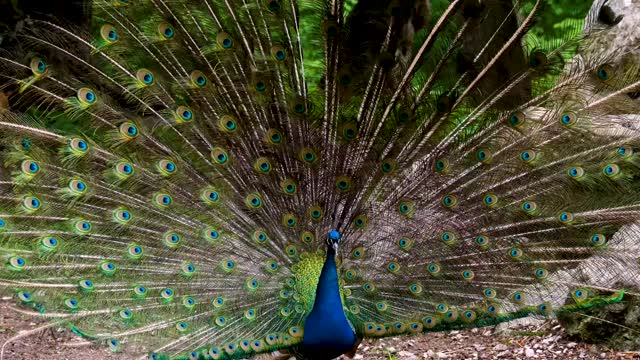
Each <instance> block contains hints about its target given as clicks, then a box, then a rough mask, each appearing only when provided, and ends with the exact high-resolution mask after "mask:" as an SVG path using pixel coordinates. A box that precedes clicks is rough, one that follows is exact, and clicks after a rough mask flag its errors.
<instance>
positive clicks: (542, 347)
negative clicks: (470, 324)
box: [0, 298, 640, 360]
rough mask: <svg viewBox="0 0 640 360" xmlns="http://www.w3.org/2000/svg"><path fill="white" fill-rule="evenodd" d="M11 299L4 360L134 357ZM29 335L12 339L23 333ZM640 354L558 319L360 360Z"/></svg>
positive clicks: (2, 333) (397, 348)
mask: <svg viewBox="0 0 640 360" xmlns="http://www.w3.org/2000/svg"><path fill="white" fill-rule="evenodd" d="M10 304H12V303H11V302H9V301H8V299H6V298H5V299H2V300H0V344H2V346H3V347H2V350H0V351H1V352H2V357H0V360H38V359H47V360H80V359H82V360H87V359H90V360H102V359H105V360H124V359H131V358H132V357H131V356H130V355H127V354H120V353H113V352H111V351H109V350H106V349H101V348H99V347H97V346H94V345H91V344H90V343H87V342H86V341H84V340H82V339H81V338H79V337H77V336H75V335H74V334H73V333H71V332H69V331H68V330H67V329H65V328H63V327H53V328H50V329H47V330H45V331H38V332H31V333H29V332H30V331H31V330H32V329H36V328H38V327H39V326H42V325H43V324H44V322H43V321H42V320H37V319H34V318H32V317H30V316H27V315H21V314H18V313H15V312H13V311H12V310H11V309H10V308H9V306H10ZM27 333H29V334H28V335H27V336H24V337H20V338H18V339H14V340H12V341H11V342H6V341H7V340H9V339H11V338H13V337H15V336H16V335H19V334H27ZM527 358H531V359H563V360H564V359H567V360H572V359H640V352H637V353H633V352H614V351H610V350H608V349H606V348H604V347H601V346H596V345H589V344H580V343H577V342H574V341H572V340H571V339H567V338H566V335H564V333H563V331H562V329H561V328H560V326H559V325H558V324H557V323H556V322H554V321H548V322H545V323H542V324H539V325H535V326H534V325H526V326H525V325H523V326H517V327H515V328H512V329H510V330H509V333H508V334H507V333H506V332H504V331H502V330H499V329H496V328H484V329H473V330H468V331H452V332H449V333H435V334H426V335H423V336H419V337H412V338H408V337H398V338H389V339H383V340H375V341H365V342H363V343H362V344H361V345H360V349H359V351H358V354H357V355H356V357H355V359H356V360H382V359H385V360H423V359H424V360H426V359H447V360H458V359H527Z"/></svg>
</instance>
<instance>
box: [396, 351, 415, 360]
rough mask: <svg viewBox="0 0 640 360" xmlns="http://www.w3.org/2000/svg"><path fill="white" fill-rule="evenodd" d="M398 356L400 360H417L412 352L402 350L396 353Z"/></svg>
mask: <svg viewBox="0 0 640 360" xmlns="http://www.w3.org/2000/svg"><path fill="white" fill-rule="evenodd" d="M398 356H399V357H400V359H403V360H417V359H418V357H417V356H416V354H414V353H412V352H409V351H404V350H402V351H400V352H399V353H398Z"/></svg>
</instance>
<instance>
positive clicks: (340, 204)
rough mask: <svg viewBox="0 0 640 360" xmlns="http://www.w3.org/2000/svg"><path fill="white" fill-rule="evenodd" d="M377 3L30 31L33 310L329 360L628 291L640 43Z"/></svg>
mask: <svg viewBox="0 0 640 360" xmlns="http://www.w3.org/2000/svg"><path fill="white" fill-rule="evenodd" d="M371 4H372V5H370V7H366V6H365V5H366V4H365V3H364V2H359V3H358V4H357V5H356V6H355V7H354V8H353V10H352V12H351V13H350V15H348V16H347V15H346V14H345V3H344V2H343V1H340V0H338V1H330V2H325V1H319V0H318V1H311V0H298V1H292V0H256V1H253V2H252V1H246V0H209V1H196V0H189V1H186V0H171V1H165V0H135V1H128V0H95V1H94V2H93V6H92V18H91V24H92V25H91V28H90V29H88V28H87V29H84V28H74V27H73V26H71V25H60V24H58V23H56V22H52V21H46V20H33V21H32V22H31V23H30V25H29V26H27V27H25V29H23V30H22V31H20V32H19V33H18V34H17V35H16V36H17V39H18V44H17V45H16V46H15V48H12V49H10V50H8V51H4V52H3V53H2V54H1V56H0V74H1V76H2V79H3V81H4V84H5V85H4V91H5V94H6V98H7V100H8V103H9V106H5V109H3V111H2V112H1V113H0V131H1V133H0V134H1V137H0V139H1V141H2V152H1V153H0V160H1V161H0V164H1V165H0V166H1V167H0V254H1V256H2V262H3V264H2V267H1V268H0V283H1V284H2V287H3V288H4V289H5V291H6V292H7V293H9V294H11V295H12V296H14V297H15V298H16V299H17V302H18V303H19V306H17V310H18V311H20V312H23V313H28V314H33V315H36V316H41V317H45V318H49V319H51V321H52V324H66V325H68V326H69V327H70V328H71V329H72V330H73V331H74V332H75V333H77V334H78V335H80V336H82V337H84V338H86V339H89V340H92V341H95V342H97V343H100V344H103V345H104V346H108V347H110V348H111V349H112V350H114V351H125V352H127V353H131V354H141V355H142V356H145V355H147V354H148V356H149V357H150V358H152V359H187V358H188V359H235V358H247V357H250V356H253V355H256V354H261V353H269V352H273V351H276V350H280V351H282V352H287V353H291V354H295V355H296V356H297V357H298V358H300V359H331V358H334V357H337V356H339V355H340V354H344V353H349V352H351V351H352V349H354V348H355V347H357V344H358V343H359V341H360V340H361V339H363V338H375V337H384V336H398V335H411V334H419V333H423V332H429V331H445V330H450V329H460V328H468V327H481V326H488V325H493V324H498V323H502V322H506V321H510V320H513V319H518V318H523V317H529V316H549V315H553V314H558V313H563V312H571V311H580V310H581V309H585V308H589V307H593V306H600V305H605V304H608V303H612V302H616V301H620V299H622V297H623V296H624V294H625V291H632V290H629V289H628V287H629V283H628V282H627V281H626V280H627V278H628V276H629V274H633V273H634V272H635V271H637V268H638V262H637V258H638V250H637V248H638V241H639V240H638V235H637V233H636V232H634V231H628V229H629V228H628V227H626V226H627V225H629V224H633V223H634V222H636V221H637V220H638V218H639V217H640V211H639V210H640V209H639V207H640V186H639V183H638V182H637V176H638V172H639V171H640V169H639V166H640V157H639V155H638V154H637V150H638V147H639V146H640V136H639V135H638V133H637V132H636V131H635V130H634V129H632V128H630V127H628V126H626V127H625V126H622V125H620V124H622V123H624V121H626V120H627V118H626V117H625V115H624V113H621V111H620V109H627V108H632V107H633V101H634V100H635V99H634V98H633V97H630V96H626V94H628V93H633V92H634V91H638V87H639V85H640V80H639V79H640V77H639V76H638V69H637V68H636V67H634V66H618V65H619V64H620V62H617V60H618V59H621V58H622V57H623V56H625V55H626V54H630V53H632V52H633V50H632V49H633V47H629V48H625V49H623V50H622V51H619V52H614V51H612V52H608V53H607V54H600V53H598V54H597V55H593V56H585V57H583V58H582V59H581V61H574V62H570V61H569V59H568V58H567V56H566V54H567V53H569V52H570V51H572V49H574V48H575V47H577V46H588V45H589V44H591V43H590V41H591V37H590V36H586V37H582V36H581V35H580V34H567V35H566V38H565V39H563V41H560V42H553V43H545V44H542V43H537V42H536V40H535V39H532V38H531V37H530V35H529V34H528V30H529V29H530V28H531V25H532V24H533V22H534V20H535V18H536V16H540V14H541V13H542V12H543V11H544V9H543V2H542V1H541V0H539V1H518V2H514V3H512V2H511V1H498V0H495V1H486V2H485V1H478V0H453V1H451V2H448V3H446V4H441V3H439V4H436V3H431V2H428V1H417V0H416V1H400V0H398V1H390V2H381V1H375V2H372V3H371ZM443 5H446V6H443ZM489 19H490V20H489ZM594 33H597V32H595V31H594ZM367 35H368V36H367ZM478 39H479V40H478ZM413 43H415V44H416V45H415V47H412V46H411V44H413ZM407 44H409V45H407ZM314 69H315V70H318V69H321V71H320V72H321V73H322V75H317V74H318V71H313V70H314ZM495 76H499V79H500V80H499V81H495ZM621 228H625V229H627V231H626V232H625V233H624V234H625V235H624V236H620V234H616V233H617V232H618V230H619V229H621ZM581 266H583V267H584V266H589V267H590V268H591V269H594V271H595V272H596V273H598V276H595V279H594V278H593V277H592V278H589V279H588V278H585V277H583V276H580V275H579V274H578V273H577V272H575V271H572V269H576V268H579V267H581ZM558 294H561V295H558ZM567 299H570V301H568V300H567Z"/></svg>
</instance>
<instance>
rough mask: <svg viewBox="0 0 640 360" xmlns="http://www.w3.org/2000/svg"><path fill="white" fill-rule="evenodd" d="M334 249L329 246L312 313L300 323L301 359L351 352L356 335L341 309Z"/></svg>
mask: <svg viewBox="0 0 640 360" xmlns="http://www.w3.org/2000/svg"><path fill="white" fill-rule="evenodd" d="M335 254H336V253H335V250H334V249H333V247H331V246H329V247H328V250H327V258H326V259H325V262H324V266H323V267H322V272H321V273H320V281H319V282H318V288H317V289H316V301H315V303H314V304H313V310H311V313H310V314H309V316H307V319H306V320H305V324H304V337H303V339H302V349H301V350H302V354H303V356H304V357H305V359H313V360H324V359H333V358H335V357H338V356H340V355H341V354H344V353H345V352H348V351H350V350H352V349H353V347H354V345H355V343H356V335H355V333H354V332H353V328H352V327H351V324H350V323H349V321H348V320H347V318H346V317H345V315H344V311H343V310H342V300H341V299H340V288H339V285H338V270H337V269H336V259H335Z"/></svg>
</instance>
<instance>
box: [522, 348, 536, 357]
mask: <svg viewBox="0 0 640 360" xmlns="http://www.w3.org/2000/svg"><path fill="white" fill-rule="evenodd" d="M524 356H526V357H534V356H536V352H535V351H533V349H531V348H526V349H525V350H524Z"/></svg>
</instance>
